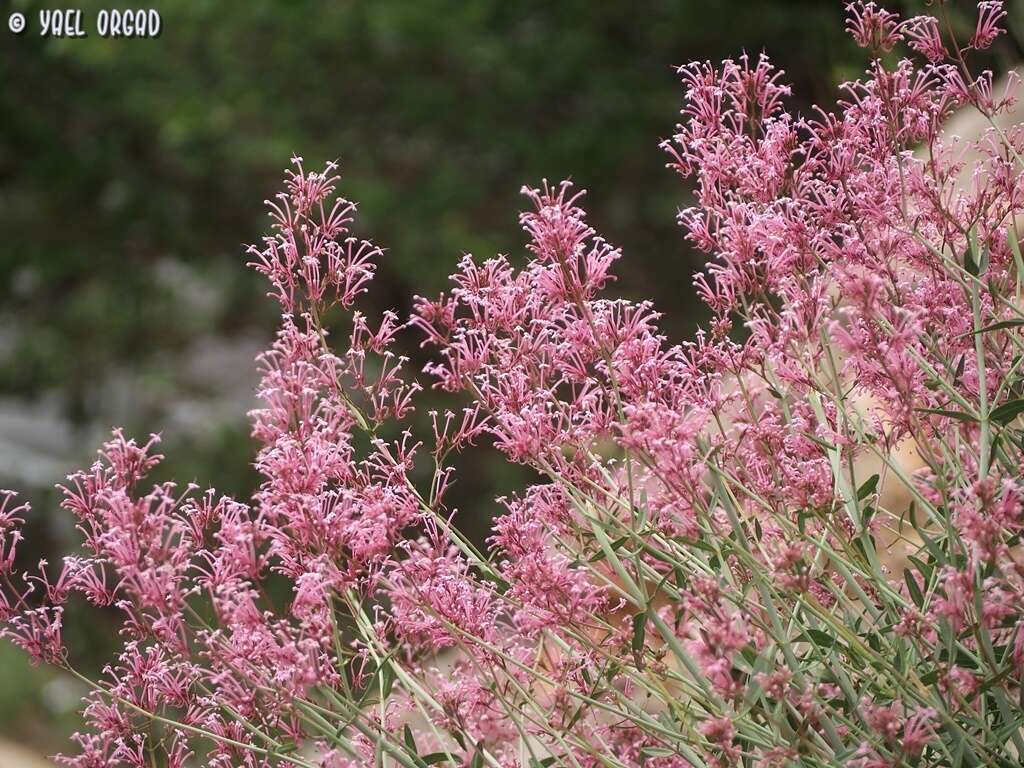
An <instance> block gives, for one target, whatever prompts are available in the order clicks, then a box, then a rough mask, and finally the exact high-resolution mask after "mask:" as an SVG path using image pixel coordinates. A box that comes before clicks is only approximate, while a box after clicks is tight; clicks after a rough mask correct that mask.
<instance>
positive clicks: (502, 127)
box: [0, 0, 1024, 765]
mask: <svg viewBox="0 0 1024 768" xmlns="http://www.w3.org/2000/svg"><path fill="white" fill-rule="evenodd" d="M68 4H70V5H72V6H73V7H76V8H80V9H82V10H83V12H84V14H85V16H86V18H87V19H92V18H95V12H96V10H98V9H99V8H101V7H108V8H109V7H117V6H119V5H120V6H121V7H124V6H123V4H119V3H114V2H104V3H100V2H92V1H89V2H84V1H83V2H77V3H62V4H59V5H57V4H54V5H41V4H39V3H32V2H8V3H6V4H5V3H3V2H0V9H3V13H2V18H3V19H6V18H7V15H8V14H9V13H11V12H14V11H20V12H23V13H25V14H26V15H27V16H28V18H29V29H28V31H27V33H25V34H23V35H21V36H14V35H12V34H9V33H8V31H7V29H6V25H4V26H3V27H2V28H0V487H9V488H16V489H18V490H20V491H22V492H23V493H24V494H25V495H26V496H28V497H29V498H31V500H32V501H33V504H34V508H35V509H34V513H33V517H32V521H31V525H30V536H31V542H32V546H31V547H26V548H25V550H24V552H23V555H24V558H25V560H26V563H27V562H30V561H33V560H37V559H38V558H40V557H49V558H50V559H51V560H53V561H55V560H56V558H58V557H59V555H60V553H61V552H65V551H67V550H69V549H70V548H71V547H72V546H74V545H75V538H76V537H75V532H74V530H73V528H72V526H71V523H70V521H69V520H68V519H67V517H66V516H65V515H62V514H61V513H60V511H59V510H58V509H57V506H56V496H55V494H54V492H53V490H52V489H53V484H54V483H55V482H58V481H60V480H61V479H62V478H63V476H64V475H65V474H66V473H67V472H68V471H71V470H72V469H74V468H76V467H78V466H81V465H84V464H86V463H88V462H90V461H91V460H92V457H93V456H94V452H95V449H96V447H97V446H98V445H99V443H100V442H101V441H102V440H103V438H104V437H105V435H106V434H107V433H108V432H109V429H110V427H111V426H113V425H115V424H116V425H123V426H125V427H126V428H127V430H128V431H129V432H130V433H132V434H135V435H138V436H145V435H146V434H148V433H149V432H161V433H162V434H163V437H164V446H163V447H164V453H166V455H167V457H168V458H167V461H166V463H165V464H164V466H163V468H162V469H161V471H160V476H161V478H165V477H174V478H176V479H178V480H179V481H181V482H182V483H184V482H187V481H190V480H194V481H196V482H197V483H199V484H200V485H203V486H211V485H212V486H215V487H216V488H217V489H218V490H220V491H222V492H227V493H233V494H236V495H238V496H239V497H242V498H244V497H246V496H248V495H249V494H250V493H251V491H252V489H253V487H254V485H255V483H256V477H255V474H254V472H253V471H252V469H251V466H250V462H251V458H252V446H251V444H250V440H249V434H248V423H247V420H246V411H247V410H248V409H249V408H250V407H251V406H252V403H253V395H252V393H253V387H254V384H255V376H254V372H253V366H252V358H253V356H254V355H255V354H256V353H257V352H258V351H259V350H260V349H261V348H263V347H264V346H266V344H267V343H268V341H269V340H270V338H271V335H272V331H273V328H274V324H275V318H274V316H273V307H272V306H271V304H270V303H269V302H266V301H263V300H262V292H263V287H262V285H261V283H260V281H259V280H258V279H256V277H255V276H254V275H252V274H249V272H248V270H247V269H246V268H245V267H244V262H245V258H244V256H243V248H242V244H243V243H248V242H254V241H256V240H257V239H258V238H259V236H260V235H261V234H262V233H263V231H264V230H265V226H266V221H265V215H264V210H263V207H262V201H263V200H264V199H265V198H267V197H270V196H271V195H272V194H273V193H274V192H275V191H276V190H277V188H278V186H279V183H280V178H281V172H282V169H283V168H284V167H285V166H286V165H287V163H288V159H289V157H290V156H291V154H292V153H298V154H301V155H302V156H304V158H305V159H306V162H307V166H316V165H319V164H322V163H323V162H324V161H325V160H328V159H336V158H338V159H340V161H341V167H342V171H343V176H344V180H343V185H342V191H343V193H344V194H345V195H346V196H347V197H350V198H351V199H354V200H357V201H359V202H360V215H359V217H358V220H357V233H358V234H359V235H361V236H365V237H369V238H372V239H373V240H375V241H376V242H377V243H378V244H379V245H381V246H383V247H385V248H386V249H387V252H386V256H385V258H384V261H383V263H382V264H381V268H380V272H379V277H378V279H377V280H376V281H375V283H374V285H373V290H372V293H371V296H370V297H368V299H367V302H366V307H365V309H367V311H369V312H373V311H377V310H382V309H386V308H393V309H395V310H397V311H398V312H399V313H400V314H403V313H407V311H408V309H409V307H410V305H411V299H412V297H413V295H415V294H422V295H431V294H434V293H437V292H439V291H441V290H443V289H444V288H445V287H446V279H447V275H448V274H449V273H450V272H451V271H452V269H453V267H454V265H455V263H456V262H457V260H458V258H459V257H460V255H461V254H462V253H464V252H471V253H474V254H475V255H477V256H480V257H487V256H491V255H493V254H495V253H509V254H512V255H513V257H516V258H518V257H520V256H521V254H522V252H523V236H522V234H521V232H520V231H519V229H518V226H517V213H518V211H519V210H520V208H521V206H522V205H523V200H522V198H521V197H520V196H519V188H520V186H521V185H522V184H524V183H529V184H537V183H539V182H540V180H541V179H543V178H548V179H552V180H558V179H562V178H568V177H571V178H572V179H573V180H574V181H575V182H576V183H577V184H578V185H579V186H581V187H584V188H586V189H588V190H590V193H589V195H588V198H587V203H586V206H587V208H588V210H589V212H590V217H591V221H592V222H593V223H594V225H595V226H596V227H597V228H598V229H599V230H600V231H601V232H602V234H604V235H605V236H606V237H607V238H608V239H609V240H610V241H612V242H613V243H616V244H618V245H621V246H622V247H623V248H624V251H625V258H624V259H623V260H622V261H621V262H620V266H619V269H618V273H619V276H620V279H619V282H618V283H617V285H616V286H615V289H614V290H616V291H618V292H621V293H622V294H624V295H628V296H630V297H633V298H639V297H644V298H651V299H653V300H654V301H655V303H656V304H657V306H658V308H659V309H661V310H662V311H664V312H665V315H666V317H665V323H664V327H665V331H666V333H667V335H668V336H669V337H670V338H671V339H673V340H683V339H685V338H687V337H689V336H692V334H693V332H694V330H695V328H696V327H697V326H698V325H699V323H700V322H701V321H702V319H703V315H702V312H701V310H700V308H699V306H698V304H697V302H696V300H695V298H694V295H693V291H692V288H691V279H692V275H693V273H694V271H695V270H697V269H699V268H700V267H701V260H700V259H699V258H698V256H697V255H696V254H694V253H693V252H692V251H691V250H690V249H689V248H688V247H687V246H686V244H685V243H684V241H683V238H682V235H681V232H680V230H679V229H678V227H677V226H676V224H675V221H674V217H675V212H676V210H677V209H678V208H679V207H680V206H682V205H685V204H686V203H687V200H688V193H687V190H686V187H685V185H684V184H683V183H682V182H681V181H680V180H679V179H678V178H677V177H675V176H674V175H673V174H672V173H671V172H669V171H668V170H666V169H665V168H664V163H665V157H664V155H663V154H662V153H661V152H660V151H659V150H658V148H657V143H658V141H659V139H662V138H665V137H668V136H669V135H670V134H671V133H672V129H673V126H674V124H675V122H676V114H677V111H678V108H679V103H680V95H681V90H680V87H679V83H678V78H677V76H676V74H675V73H674V67H675V66H677V65H680V64H684V63H686V62H688V61H690V60H693V59H711V60H714V61H717V60H720V59H722V58H723V57H726V56H734V55H738V54H739V53H741V52H742V51H744V50H745V51H747V52H748V53H750V54H752V55H756V54H757V53H759V52H760V51H761V50H766V51H768V52H769V53H770V54H771V56H772V58H773V60H774V61H775V62H776V63H777V64H779V65H780V66H781V67H782V68H783V69H785V70H786V73H787V75H786V78H787V79H788V81H789V82H790V83H791V84H792V85H793V87H794V93H795V97H794V99H793V101H792V104H793V109H794V110H797V111H800V110H806V109H808V108H809V106H810V105H811V104H812V103H823V104H828V103H831V102H832V101H833V100H834V98H835V95H836V86H837V84H838V83H839V82H841V81H843V80H846V79H851V78H854V77H856V76H858V74H859V73H860V72H861V71H862V70H863V68H864V66H865V64H866V59H865V57H864V54H863V52H861V51H859V50H858V49H856V48H855V47H854V46H853V45H852V43H850V42H849V40H848V39H847V37H846V36H845V34H844V33H843V10H842V3H841V2H838V1H835V2H833V1H831V0H825V1H819V2H811V1H809V0H808V1H801V0H630V1H629V2H602V1H601V0H565V1H564V2H553V1H552V0H536V1H535V2H531V1H523V0H362V1H356V0H336V1H328V0H322V1H320V2H314V1H313V0H293V1H290V2H284V1H281V2H273V0H188V2H184V1H178V2H165V3H153V6H154V7H156V8H158V9H159V10H160V12H161V14H162V19H163V33H162V35H161V36H160V37H159V38H158V39H156V40H102V39H99V38H97V37H95V36H93V37H90V38H88V39H85V40H74V39H63V40H61V39H48V40H44V39H40V38H39V37H38V34H37V24H36V23H35V14H36V12H37V11H38V10H39V8H41V7H63V6H65V5H68ZM886 5H887V6H888V7H891V8H894V9H897V10H901V11H903V12H904V13H912V12H917V11H919V10H920V4H919V3H918V4H915V3H909V2H903V3H891V2H890V3H886ZM1021 6H1022V3H1020V2H1017V3H1010V4H1009V8H1010V11H1011V18H1010V26H1011V30H1012V34H1011V35H1010V36H1008V37H1004V38H1002V39H1001V40H1000V43H999V45H998V46H997V47H996V49H994V51H993V56H992V61H991V66H992V67H993V68H1006V67H1008V66H1010V65H1013V64H1015V63H1017V62H1018V61H1019V60H1020V59H1021V58H1022V57H1021V53H1022V47H1021V40H1022V39H1024V38H1022V37H1021V32H1022V31H1024V8H1022V7H1021ZM953 7H954V12H953V16H954V20H955V23H956V24H957V25H958V26H959V27H960V28H961V29H960V33H961V34H962V35H963V36H964V38H967V37H969V35H970V31H971V29H972V27H973V10H972V4H971V3H969V2H963V3H954V4H953ZM87 26H91V22H88V23H87ZM414 342H415V339H414V338H412V337H410V338H409V340H408V347H409V349H408V350H407V352H408V354H410V355H411V356H412V357H413V358H414V360H417V359H418V355H419V354H420V353H419V351H418V350H417V348H416V345H415V343H414ZM462 461H463V462H464V464H465V470H466V471H464V472H463V473H462V476H461V480H460V484H459V486H458V489H457V492H458V503H459V507H460V509H461V519H462V524H463V526H464V527H465V528H467V529H469V530H471V531H472V532H473V534H474V535H475V536H476V537H477V538H478V539H480V540H482V539H483V538H484V537H485V536H486V530H487V524H488V521H489V519H490V516H491V514H492V513H493V511H494V509H495V504H494V502H493V498H494V497H495V496H496V495H500V494H501V493H506V492H508V491H510V490H512V489H514V488H515V487H517V485H519V484H521V483H522V482H524V481H525V480H526V478H524V477H522V476H520V475H518V474H516V472H515V470H513V469H510V468H509V467H507V466H506V465H505V464H503V463H502V462H500V461H497V460H496V459H495V456H494V455H493V454H492V453H490V452H489V451H488V450H486V449H481V450H479V451H476V452H475V453H474V454H473V455H472V456H468V457H463V459H462ZM68 624H69V632H71V633H73V635H74V637H75V638H76V641H77V642H76V647H77V648H78V649H79V653H80V654H81V655H82V659H81V660H80V664H81V665H82V666H84V667H85V668H86V669H90V668H91V669H95V668H96V667H97V665H99V664H100V662H101V661H102V659H103V657H104V651H105V648H106V641H105V638H106V637H108V636H109V634H110V632H111V631H113V627H112V625H111V626H104V625H103V622H102V621H99V622H97V621H96V620H95V618H93V619H92V620H90V621H85V620H82V619H81V618H80V617H76V616H74V615H72V616H71V617H69V619H68ZM81 693H82V691H81V689H80V688H79V687H78V686H77V685H75V684H72V683H71V682H69V681H68V680H66V679H64V678H63V677H61V676H60V675H58V674H55V673H53V672H51V671H48V670H41V669H32V668H30V667H29V666H28V665H27V663H26V662H25V659H23V658H22V657H21V656H20V655H18V654H17V653H16V652H15V651H14V650H13V649H12V648H10V647H9V646H8V645H6V644H4V643H2V642H0V738H6V739H8V740H13V741H17V742H21V743H22V744H24V745H29V746H30V747H31V748H32V749H34V750H36V751H39V752H42V753H45V752H48V751H54V750H56V749H59V748H61V746H62V745H63V743H64V739H65V738H66V735H67V733H68V732H69V731H70V730H71V729H72V728H73V727H74V724H75V720H76V715H75V709H76V706H77V702H78V699H79V697H80V695H81ZM0 760H2V754H0ZM0 764H2V763H0ZM10 764H11V765H15V764H20V763H15V762H11V763H10Z"/></svg>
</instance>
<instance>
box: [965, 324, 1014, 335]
mask: <svg viewBox="0 0 1024 768" xmlns="http://www.w3.org/2000/svg"><path fill="white" fill-rule="evenodd" d="M1021 325H1024V320H1003V321H1001V322H998V323H993V324H992V325H986V326H985V327H984V328H979V329H978V330H976V331H971V334H970V335H975V336H976V335H977V334H979V333H988V332H989V331H1003V330H1006V329H1007V328H1017V327H1018V326H1021Z"/></svg>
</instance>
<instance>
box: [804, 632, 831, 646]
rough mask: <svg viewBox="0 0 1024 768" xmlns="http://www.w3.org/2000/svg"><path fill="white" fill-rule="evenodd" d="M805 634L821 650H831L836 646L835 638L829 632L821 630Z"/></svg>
mask: <svg viewBox="0 0 1024 768" xmlns="http://www.w3.org/2000/svg"><path fill="white" fill-rule="evenodd" d="M804 634H806V635H807V637H808V638H810V641H811V642H812V643H814V644H815V645H816V646H818V647H819V648H831V647H832V646H833V645H835V644H836V639H835V637H834V636H832V635H830V634H828V633H827V632H822V631H821V630H820V629H808V630H806V631H805V633H804Z"/></svg>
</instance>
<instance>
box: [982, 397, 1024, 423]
mask: <svg viewBox="0 0 1024 768" xmlns="http://www.w3.org/2000/svg"><path fill="white" fill-rule="evenodd" d="M1021 412H1024V399H1020V398H1018V399H1017V400H1010V401H1009V402H1006V403H1003V404H1002V405H1000V406H999V407H998V408H996V409H994V410H993V411H992V412H991V413H989V415H988V418H989V420H990V421H994V422H996V423H997V424H1009V423H1010V422H1011V421H1013V420H1014V419H1015V418H1016V417H1017V415H1018V414H1020V413H1021Z"/></svg>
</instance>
